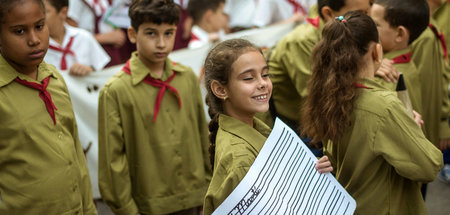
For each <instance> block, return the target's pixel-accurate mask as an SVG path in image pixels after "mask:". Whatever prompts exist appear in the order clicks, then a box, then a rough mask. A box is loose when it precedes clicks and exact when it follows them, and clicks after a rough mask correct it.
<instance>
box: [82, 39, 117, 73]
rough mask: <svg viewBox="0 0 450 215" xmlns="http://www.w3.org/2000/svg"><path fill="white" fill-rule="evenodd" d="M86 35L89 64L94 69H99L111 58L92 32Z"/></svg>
mask: <svg viewBox="0 0 450 215" xmlns="http://www.w3.org/2000/svg"><path fill="white" fill-rule="evenodd" d="M86 33H88V32H86ZM87 37H88V38H89V39H88V40H89V43H90V46H89V47H91V51H90V52H89V53H90V55H91V56H90V58H89V59H90V60H91V63H90V66H92V67H94V69H95V71H100V70H102V69H103V68H104V67H105V66H106V64H108V63H109V61H110V60H111V58H110V57H109V55H108V54H107V53H106V51H105V50H104V49H103V47H102V46H101V45H100V44H99V43H98V42H97V40H96V39H95V38H94V37H93V36H92V34H89V33H88V34H87Z"/></svg>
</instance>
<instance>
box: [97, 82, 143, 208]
mask: <svg viewBox="0 0 450 215" xmlns="http://www.w3.org/2000/svg"><path fill="white" fill-rule="evenodd" d="M110 86H111V85H108V84H106V85H105V86H104V87H103V89H102V90H101V91H100V98H99V109H98V113H99V114H98V121H99V123H98V129H99V133H98V140H99V141H98V143H99V156H98V164H99V168H98V169H99V170H98V182H99V188H100V193H101V195H102V198H103V200H104V201H105V202H106V203H108V205H109V207H111V209H112V211H113V212H114V213H115V214H118V215H129V214H137V213H138V207H137V205H136V203H135V202H134V200H133V198H132V196H131V180H130V173H129V170H128V160H127V157H126V154H125V140H124V138H123V135H124V134H123V129H122V122H121V119H120V112H119V108H118V104H117V100H118V99H117V94H116V92H114V90H113V89H111V87H110Z"/></svg>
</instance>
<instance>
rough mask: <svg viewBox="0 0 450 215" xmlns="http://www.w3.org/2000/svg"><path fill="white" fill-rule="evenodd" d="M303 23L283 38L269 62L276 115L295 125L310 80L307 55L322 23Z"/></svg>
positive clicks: (317, 36)
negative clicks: (293, 122)
mask: <svg viewBox="0 0 450 215" xmlns="http://www.w3.org/2000/svg"><path fill="white" fill-rule="evenodd" d="M316 20H320V21H319V25H318V26H314V25H312V24H311V23H308V22H307V23H305V24H302V25H300V26H298V27H297V28H295V29H294V30H293V31H292V32H291V33H289V34H288V35H286V36H285V37H284V38H283V39H282V40H281V41H280V42H278V44H277V45H276V47H275V48H274V50H273V51H272V53H271V55H270V59H269V74H270V79H271V80H272V84H273V91H272V99H273V101H274V104H275V109H276V111H277V115H278V116H279V117H280V118H281V119H282V120H283V121H288V120H290V121H295V122H298V116H299V114H298V113H299V110H300V107H301V105H302V103H303V101H304V99H305V97H306V96H307V94H308V92H307V83H308V80H309V79H310V77H311V53H312V50H313V48H314V46H315V45H316V43H318V42H319V40H320V39H321V37H322V35H321V32H322V29H323V26H324V23H323V21H322V20H321V19H319V18H317V19H316Z"/></svg>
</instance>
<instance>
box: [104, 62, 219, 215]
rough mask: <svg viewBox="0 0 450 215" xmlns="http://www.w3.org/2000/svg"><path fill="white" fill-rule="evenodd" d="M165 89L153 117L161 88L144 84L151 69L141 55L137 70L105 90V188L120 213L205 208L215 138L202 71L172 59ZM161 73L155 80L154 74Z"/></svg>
mask: <svg viewBox="0 0 450 215" xmlns="http://www.w3.org/2000/svg"><path fill="white" fill-rule="evenodd" d="M165 65H166V66H165V70H164V72H163V75H162V78H161V80H162V81H165V80H167V79H168V77H169V76H171V75H172V71H175V72H176V76H175V78H174V79H173V80H172V81H171V82H170V83H169V84H170V85H171V86H173V87H174V88H176V89H177V90H178V93H179V95H180V98H181V105H182V107H181V109H180V108H179V104H178V100H177V97H176V96H175V94H174V93H173V92H172V91H169V90H166V92H165V93H164V96H163V99H162V102H161V106H160V107H161V109H160V110H159V114H158V116H157V118H156V122H153V113H154V107H155V101H156V97H157V94H158V91H159V88H156V87H154V86H151V85H149V84H147V83H144V82H143V81H142V80H143V79H144V78H145V77H146V76H147V75H149V74H150V75H152V73H151V72H150V70H149V69H148V68H147V67H146V66H145V65H144V64H143V63H142V62H141V61H140V60H139V59H138V57H137V54H136V53H133V55H132V57H131V59H130V68H131V75H129V74H126V73H124V72H123V71H121V72H119V73H118V74H117V75H115V76H114V77H113V78H111V79H110V80H109V81H108V82H107V83H106V85H105V86H104V88H103V89H102V90H101V92H100V100H99V187H100V193H101V195H102V198H103V199H104V200H105V202H106V203H107V204H108V205H109V206H110V207H111V209H112V210H113V211H114V212H115V213H116V214H118V215H121V214H124V215H129V214H137V213H138V211H139V212H140V213H143V214H168V213H172V212H176V211H180V210H184V209H189V208H192V207H196V206H200V205H202V202H203V197H204V196H205V193H206V189H207V187H208V184H209V180H210V177H211V170H210V169H211V168H210V164H209V153H208V148H209V142H208V130H207V126H206V120H205V114H204V110H203V102H202V97H201V94H200V86H199V81H198V78H197V76H196V75H195V74H194V73H193V72H192V70H191V69H190V68H189V67H185V66H182V65H179V64H176V65H173V64H172V62H171V61H170V60H169V59H167V60H166V63H165ZM154 78H155V77H154Z"/></svg>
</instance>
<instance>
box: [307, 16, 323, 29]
mask: <svg viewBox="0 0 450 215" xmlns="http://www.w3.org/2000/svg"><path fill="white" fill-rule="evenodd" d="M306 21H307V22H308V23H309V24H311V25H312V26H314V27H316V28H317V29H319V21H320V17H316V18H314V19H313V18H306Z"/></svg>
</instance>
